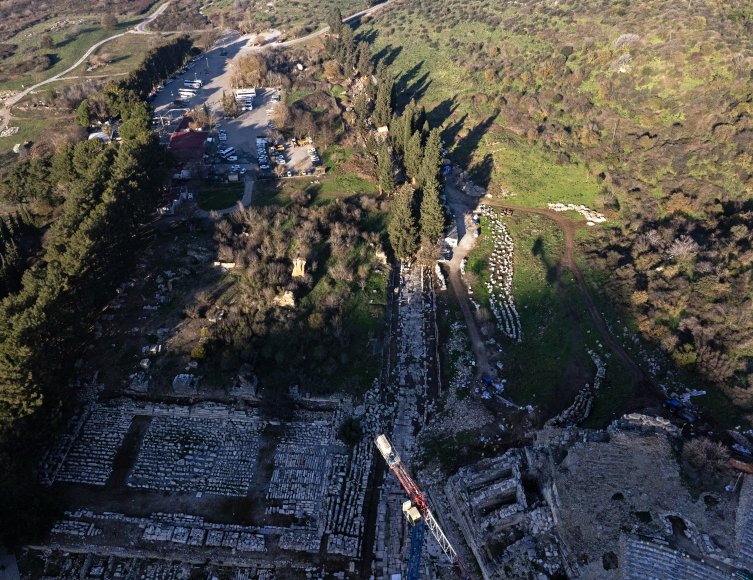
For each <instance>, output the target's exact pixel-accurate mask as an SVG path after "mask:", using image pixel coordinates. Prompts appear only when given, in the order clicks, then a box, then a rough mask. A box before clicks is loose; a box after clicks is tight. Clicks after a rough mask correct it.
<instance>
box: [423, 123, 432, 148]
mask: <svg viewBox="0 0 753 580" xmlns="http://www.w3.org/2000/svg"><path fill="white" fill-rule="evenodd" d="M429 133H431V128H430V127H429V121H424V124H423V127H421V144H422V145H425V144H426V140H427V139H428V138H429Z"/></svg>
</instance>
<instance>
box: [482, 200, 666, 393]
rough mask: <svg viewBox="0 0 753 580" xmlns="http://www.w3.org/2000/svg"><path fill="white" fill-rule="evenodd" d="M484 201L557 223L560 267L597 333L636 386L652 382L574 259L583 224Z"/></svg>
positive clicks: (552, 213)
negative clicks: (614, 333)
mask: <svg viewBox="0 0 753 580" xmlns="http://www.w3.org/2000/svg"><path fill="white" fill-rule="evenodd" d="M484 203H486V204H487V205H490V206H493V207H501V208H507V209H512V210H515V211H521V212H527V213H536V214H539V215H543V216H546V217H548V218H549V219H551V220H552V221H554V223H556V224H557V226H558V227H559V228H560V229H561V230H562V233H563V234H564V235H565V253H564V255H563V257H562V262H561V263H560V267H566V268H569V269H570V271H571V272H572V273H573V276H574V277H575V281H576V283H577V284H578V290H580V293H581V295H582V296H583V300H584V301H585V303H586V308H587V309H588V312H589V313H590V314H591V318H593V321H594V323H595V324H596V328H597V329H598V330H599V333H600V334H601V336H602V338H603V339H604V341H605V342H606V343H607V344H608V345H609V346H610V347H611V348H612V350H613V351H614V352H615V353H616V354H617V356H619V357H620V358H621V359H622V360H623V361H625V364H626V365H627V366H628V368H629V369H630V372H631V374H632V375H633V378H634V379H635V382H636V386H640V385H641V384H653V381H652V380H651V378H650V377H649V376H648V375H647V374H646V373H645V372H644V370H643V369H642V368H641V367H640V366H639V365H638V363H636V362H635V361H634V360H633V358H632V357H631V356H630V353H628V351H627V350H625V348H624V347H623V346H622V345H621V344H620V343H619V342H618V341H617V339H615V338H614V336H612V333H611V332H610V331H609V328H608V327H607V325H606V323H605V322H604V319H603V318H602V317H601V313H600V312H599V309H598V308H596V305H595V304H594V301H593V298H592V297H591V294H590V292H589V291H588V287H587V286H586V281H585V278H584V277H583V272H582V271H581V269H580V268H579V267H578V264H577V263H576V261H575V232H576V230H578V229H579V228H581V227H583V225H582V224H581V223H579V222H574V221H572V220H569V219H567V218H566V217H564V216H563V215H562V214H560V213H557V212H556V211H553V210H550V209H538V208H532V207H520V206H517V205H509V204H506V203H500V202H497V201H488V200H485V201H484Z"/></svg>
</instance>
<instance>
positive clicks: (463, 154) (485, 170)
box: [458, 113, 499, 187]
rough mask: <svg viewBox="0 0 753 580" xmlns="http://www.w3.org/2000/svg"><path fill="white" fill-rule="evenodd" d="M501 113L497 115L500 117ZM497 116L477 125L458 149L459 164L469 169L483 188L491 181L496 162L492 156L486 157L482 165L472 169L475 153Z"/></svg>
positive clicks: (478, 164)
mask: <svg viewBox="0 0 753 580" xmlns="http://www.w3.org/2000/svg"><path fill="white" fill-rule="evenodd" d="M498 114H499V113H497V115H498ZM497 115H494V116H491V117H487V118H486V119H485V120H484V121H483V122H482V123H479V124H478V125H476V126H475V127H474V128H473V129H472V130H471V131H470V133H468V135H467V136H465V137H464V138H463V140H462V142H461V144H460V147H458V163H459V164H460V165H461V166H462V167H468V168H469V170H468V171H469V173H470V174H471V176H472V177H473V182H474V183H475V184H477V185H481V186H482V187H487V186H488V185H489V182H490V181H491V177H492V171H493V169H494V160H493V159H492V156H491V154H489V155H486V156H485V157H484V160H483V161H482V162H481V163H477V164H475V165H474V166H473V167H472V168H471V167H470V162H471V158H472V157H473V152H474V151H476V149H477V148H478V145H479V143H480V142H481V139H482V138H483V137H484V135H485V134H486V132H487V130H488V129H489V127H491V126H492V125H493V124H494V120H495V119H496V118H497Z"/></svg>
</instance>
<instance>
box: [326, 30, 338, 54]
mask: <svg viewBox="0 0 753 580" xmlns="http://www.w3.org/2000/svg"><path fill="white" fill-rule="evenodd" d="M335 48H336V47H335V43H334V41H333V40H332V35H331V34H330V35H329V36H327V39H326V40H325V41H324V50H325V51H327V56H329V57H330V58H331V57H332V55H333V54H335Z"/></svg>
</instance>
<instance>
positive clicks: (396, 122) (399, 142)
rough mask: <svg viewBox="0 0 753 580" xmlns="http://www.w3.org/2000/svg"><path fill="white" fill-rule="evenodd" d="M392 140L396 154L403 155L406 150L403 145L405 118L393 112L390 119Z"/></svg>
mask: <svg viewBox="0 0 753 580" xmlns="http://www.w3.org/2000/svg"><path fill="white" fill-rule="evenodd" d="M390 141H392V148H393V149H394V151H395V156H399V155H402V154H403V152H404V150H405V147H404V146H403V145H404V143H403V118H402V117H398V116H397V113H393V114H392V119H391V120H390Z"/></svg>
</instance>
